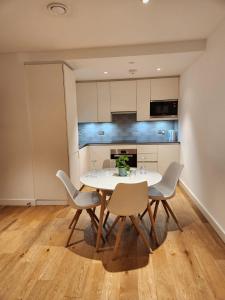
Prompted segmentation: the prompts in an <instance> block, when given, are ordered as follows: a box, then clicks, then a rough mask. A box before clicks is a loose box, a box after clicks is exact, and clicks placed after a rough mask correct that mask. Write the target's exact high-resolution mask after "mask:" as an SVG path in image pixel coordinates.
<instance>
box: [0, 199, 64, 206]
mask: <svg viewBox="0 0 225 300" xmlns="http://www.w3.org/2000/svg"><path fill="white" fill-rule="evenodd" d="M67 204H68V201H67V200H39V199H0V206H38V205H67Z"/></svg>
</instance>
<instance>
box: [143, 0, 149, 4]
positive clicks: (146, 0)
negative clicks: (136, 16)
mask: <svg viewBox="0 0 225 300" xmlns="http://www.w3.org/2000/svg"><path fill="white" fill-rule="evenodd" d="M149 1H150V0H142V3H143V4H148V3H149Z"/></svg>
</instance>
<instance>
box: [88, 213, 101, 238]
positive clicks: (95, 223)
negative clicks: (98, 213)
mask: <svg viewBox="0 0 225 300" xmlns="http://www.w3.org/2000/svg"><path fill="white" fill-rule="evenodd" d="M87 213H88V214H89V216H90V218H91V221H92V224H93V225H94V227H95V228H96V231H97V232H98V223H97V222H96V220H95V218H94V213H93V211H92V209H87ZM101 237H102V240H103V242H105V239H104V237H103V235H101Z"/></svg>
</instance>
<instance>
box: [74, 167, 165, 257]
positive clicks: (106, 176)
mask: <svg viewBox="0 0 225 300" xmlns="http://www.w3.org/2000/svg"><path fill="white" fill-rule="evenodd" d="M161 178H162V176H161V174H160V173H158V172H156V171H149V170H143V169H138V168H131V169H130V171H129V175H127V176H119V173H118V169H117V168H106V169H99V170H96V169H93V170H91V171H88V172H86V173H85V174H83V175H82V176H81V177H80V181H81V183H82V184H83V185H85V186H88V187H91V188H94V189H96V190H97V191H99V193H100V194H101V207H100V215H99V225H98V232H97V239H96V251H99V248H100V241H101V236H102V235H103V218H104V212H105V209H106V203H107V201H106V200H107V199H106V198H107V194H109V192H113V191H114V190H115V188H116V186H117V184H118V183H127V184H132V183H139V182H143V181H147V184H148V186H149V187H150V185H154V184H156V183H158V182H159V181H160V180H161Z"/></svg>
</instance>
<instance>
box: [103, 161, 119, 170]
mask: <svg viewBox="0 0 225 300" xmlns="http://www.w3.org/2000/svg"><path fill="white" fill-rule="evenodd" d="M115 167H116V161H115V159H105V160H104V161H103V164H102V168H103V169H108V168H115Z"/></svg>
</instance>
